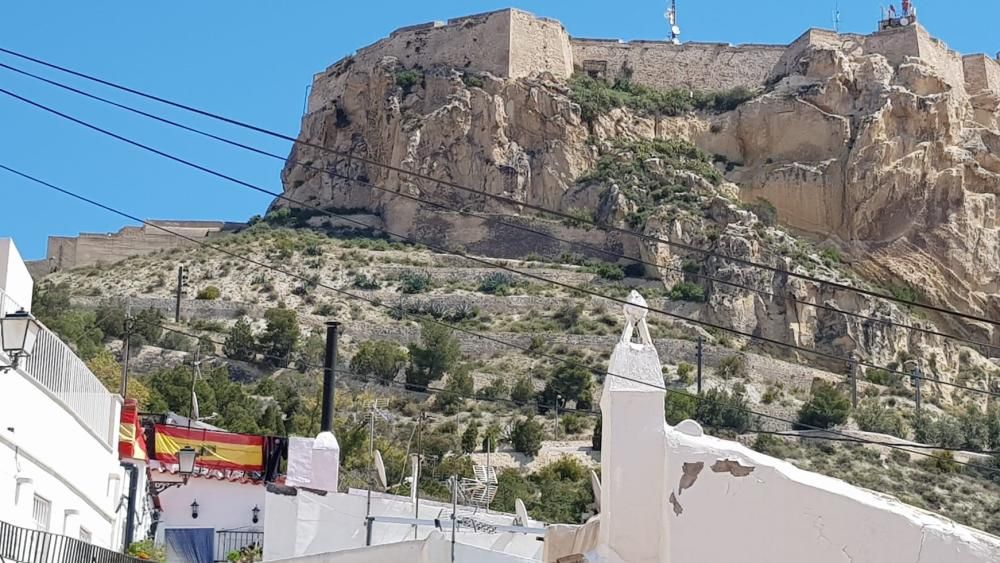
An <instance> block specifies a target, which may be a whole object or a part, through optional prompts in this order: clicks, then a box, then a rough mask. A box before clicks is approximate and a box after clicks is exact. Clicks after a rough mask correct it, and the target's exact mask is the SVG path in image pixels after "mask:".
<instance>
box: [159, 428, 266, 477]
mask: <svg viewBox="0 0 1000 563" xmlns="http://www.w3.org/2000/svg"><path fill="white" fill-rule="evenodd" d="M153 429H154V431H155V434H156V444H155V446H156V447H155V448H154V451H155V452H156V454H155V455H156V460H157V461H159V462H161V463H165V464H170V465H176V464H177V452H179V451H180V450H181V449H182V448H184V447H186V446H190V447H192V448H194V450H195V451H196V452H198V457H197V458H195V466H196V467H201V468H206V469H230V470H234V471H247V472H254V471H256V472H260V471H263V469H264V437H263V436H250V435H248V434H233V433H230V432H219V431H216V430H203V429H200V428H188V427H185V426H169V425H166V424H157V425H156V426H154V428H153Z"/></svg>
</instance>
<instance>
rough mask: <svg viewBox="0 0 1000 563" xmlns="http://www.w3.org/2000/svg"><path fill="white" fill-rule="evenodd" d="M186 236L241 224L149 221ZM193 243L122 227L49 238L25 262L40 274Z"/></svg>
mask: <svg viewBox="0 0 1000 563" xmlns="http://www.w3.org/2000/svg"><path fill="white" fill-rule="evenodd" d="M149 223H151V224H153V225H158V226H161V227H163V228H166V229H170V230H171V231H174V232H177V233H180V234H183V235H185V236H188V237H191V238H196V239H203V238H209V237H212V236H216V235H219V234H221V233H223V232H230V231H235V230H239V229H241V228H243V227H244V226H245V225H244V224H242V223H227V222H223V221H149ZM194 244H195V243H193V242H191V241H188V240H185V239H182V238H179V237H176V236H174V235H172V234H170V233H167V232H164V231H161V230H159V229H157V228H155V227H150V226H146V225H143V226H141V227H122V228H121V229H120V230H119V231H118V232H117V233H80V234H79V235H78V236H75V237H61V236H51V237H49V242H48V248H47V251H46V254H45V258H44V259H43V260H35V261H33V262H30V263H28V269H29V271H30V272H31V274H32V276H35V277H36V278H37V277H40V276H44V275H45V274H47V273H49V272H53V271H56V270H69V269H73V268H81V267H85V266H94V265H96V264H98V263H101V264H113V263H115V262H119V261H121V260H124V259H126V258H130V257H132V256H140V255H143V254H150V253H153V252H156V251H159V250H169V249H172V248H185V247H188V246H192V245H194Z"/></svg>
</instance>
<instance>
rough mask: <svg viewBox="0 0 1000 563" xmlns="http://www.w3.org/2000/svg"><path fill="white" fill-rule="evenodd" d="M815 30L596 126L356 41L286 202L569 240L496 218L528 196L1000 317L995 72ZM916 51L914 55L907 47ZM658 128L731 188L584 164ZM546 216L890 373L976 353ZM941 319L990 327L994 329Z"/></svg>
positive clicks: (298, 160)
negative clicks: (908, 360) (689, 100)
mask: <svg viewBox="0 0 1000 563" xmlns="http://www.w3.org/2000/svg"><path fill="white" fill-rule="evenodd" d="M894 33H895V34H896V35H892V34H894ZM831 36H832V37H831ZM803 37H804V38H805V40H800V41H798V42H796V43H795V44H793V45H791V46H789V48H788V51H787V52H786V54H785V56H784V57H782V59H781V61H780V62H779V63H778V64H777V65H776V66H775V67H774V71H773V72H772V76H771V77H770V79H769V80H768V83H767V85H766V88H764V89H763V91H762V92H761V95H759V96H758V97H756V98H755V99H753V100H751V101H749V102H746V103H744V104H742V105H740V106H739V107H737V108H736V109H735V110H733V111H729V112H726V113H722V114H716V113H708V112H695V113H689V114H686V115H682V116H660V115H652V114H649V113H643V112H641V111H635V110H629V109H626V108H616V109H611V110H610V111H606V112H603V113H602V114H600V115H598V116H596V117H595V118H593V119H590V120H585V119H584V118H583V117H582V115H581V109H580V106H579V105H577V104H576V103H574V98H573V95H572V91H571V89H570V87H569V85H568V84H567V82H566V80H565V79H564V78H563V77H558V76H553V75H551V74H549V73H545V72H543V73H537V74H535V75H533V76H531V77H527V78H524V77H522V78H516V79H515V78H507V79H505V78H498V77H496V76H493V75H491V74H489V73H486V72H480V71H477V70H476V69H475V67H474V66H471V67H467V68H450V67H447V66H433V67H428V68H422V67H421V66H420V65H415V64H414V63H413V61H412V60H411V61H407V62H406V63H404V62H402V61H401V60H400V59H398V58H396V57H394V56H385V57H382V58H378V59H377V60H374V62H370V61H372V60H373V59H372V53H371V52H366V53H365V58H364V61H368V62H364V64H362V62H359V61H360V59H355V58H347V59H345V60H343V61H341V62H339V63H337V64H336V65H334V66H332V67H331V68H330V69H328V70H327V71H326V72H324V73H322V74H320V75H318V76H317V78H316V83H315V85H314V93H313V96H312V99H311V101H310V111H309V113H308V114H307V115H306V116H305V117H304V119H303V123H302V132H301V135H300V138H301V139H302V140H304V141H307V142H308V143H311V144H314V145H321V146H323V147H325V148H328V149H333V150H334V151H336V152H338V153H341V155H343V156H335V155H333V154H331V153H330V152H327V151H323V150H318V149H315V148H311V147H308V146H305V145H298V146H296V147H295V148H294V149H293V151H292V153H291V156H290V159H289V162H288V164H287V166H286V168H285V170H284V173H283V180H284V184H285V191H286V195H288V196H289V197H290V198H293V199H294V200H296V201H298V202H301V203H304V204H306V205H315V206H320V207H324V208H327V209H333V210H338V211H337V212H338V213H365V214H372V213H374V214H375V215H377V216H378V221H380V223H379V224H378V225H376V227H377V228H384V229H385V230H387V231H389V232H392V233H396V234H401V235H406V236H412V237H415V238H420V239H421V240H425V241H431V242H433V243H435V244H440V245H450V244H455V245H461V246H462V247H464V248H467V249H468V250H470V251H473V252H477V253H481V254H487V255H496V256H510V255H513V254H520V255H524V254H527V253H528V252H536V251H538V252H539V253H540V254H543V255H544V254H549V255H552V254H558V253H559V252H565V251H566V250H572V249H571V248H570V249H567V248H566V247H565V246H562V245H556V246H550V247H546V248H541V247H536V246H533V243H529V242H526V238H525V235H524V233H523V232H521V231H518V230H517V229H511V228H509V227H504V225H505V224H507V223H509V222H510V221H516V220H517V217H518V216H520V215H527V214H530V211H529V210H527V209H525V207H524V206H525V205H529V206H541V207H545V208H548V209H553V210H558V211H561V212H564V213H571V214H575V213H581V212H582V213H584V214H586V216H587V217H592V218H594V219H596V220H598V221H599V222H604V223H607V224H612V225H616V226H625V227H629V228H634V229H640V230H643V231H644V232H645V233H646V234H649V235H652V236H654V237H658V238H661V239H664V240H668V241H671V242H677V243H682V244H686V245H690V246H695V247H700V248H708V249H711V250H714V251H717V252H718V253H721V254H727V255H731V256H735V257H737V258H740V259H744V260H750V261H755V262H762V263H766V264H769V265H772V266H775V267H778V268H779V269H786V270H791V271H801V272H808V273H811V274H814V275H817V276H819V277H827V278H830V279H835V280H838V281H841V282H843V283H851V284H861V285H863V284H865V283H875V284H877V285H878V286H880V287H883V288H884V287H891V286H898V287H900V288H909V290H910V291H914V290H915V291H916V292H917V295H919V298H920V299H921V300H926V301H928V302H932V303H935V304H939V305H944V306H948V307H955V308H958V309H961V310H964V311H968V312H971V313H975V314H978V315H984V316H987V317H998V316H1000V314H998V313H1000V299H998V298H997V295H996V288H997V283H998V280H997V274H996V272H998V271H1000V231H998V228H997V202H996V196H997V192H998V191H1000V158H998V153H997V149H1000V130H998V123H1000V97H998V94H997V92H995V91H993V90H991V89H990V83H989V81H988V80H987V79H985V78H984V79H983V80H981V81H979V82H981V83H982V84H983V85H985V86H984V87H982V88H979V89H978V90H976V89H975V87H974V85H973V84H974V83H976V81H975V80H970V79H969V78H968V74H969V73H963V72H964V68H963V59H962V58H961V57H960V56H959V55H957V54H955V53H953V52H951V51H948V50H947V48H946V47H944V46H943V45H941V44H940V43H938V42H936V41H935V40H932V39H930V38H929V37H928V36H926V32H925V31H923V29H922V28H916V30H906V31H905V35H904V34H903V33H901V32H886V34H876V35H873V36H868V37H866V38H864V37H860V36H836V35H834V34H822V33H818V32H810V33H809V34H807V35H806V36H803ZM911 42H912V43H913V45H912V53H915V54H917V55H918V56H911V54H912V53H911V54H907V53H909V52H910V51H908V49H910V48H911V45H910V43H911ZM904 43H905V45H906V48H905V49H904V48H900V47H899V45H901V44H904ZM973 63H975V64H978V62H976V61H973ZM969 64H970V62H969V61H968V60H967V61H965V65H966V66H968V65H969ZM993 64H994V61H991V60H988V59H987V60H985V61H984V62H983V65H984V68H987V67H988V68H990V69H992V66H989V65H993ZM998 69H1000V66H998ZM991 76H992V75H991ZM998 76H1000V73H998ZM657 139H659V140H671V139H674V140H677V139H681V140H687V141H690V142H692V143H694V145H697V146H698V147H700V148H701V149H703V150H704V151H706V152H707V153H708V154H710V155H715V157H714V161H715V162H716V167H717V168H718V170H717V171H716V172H715V173H716V174H718V173H720V172H723V171H724V173H725V181H721V182H720V181H710V180H709V179H707V178H706V175H705V174H704V173H701V172H697V171H692V170H686V169H685V167H684V166H678V165H677V162H675V161H671V160H670V159H669V158H667V159H665V160H663V161H660V160H658V157H657V158H652V159H648V158H647V159H646V160H645V161H644V162H642V163H640V164H641V169H642V170H641V171H640V172H641V173H638V175H636V174H637V173H635V171H627V172H628V173H627V174H624V175H623V176H620V177H616V176H615V175H614V174H605V175H603V176H599V175H598V176H597V177H595V176H594V171H595V170H599V169H601V163H602V162H603V161H604V160H605V159H608V158H611V159H620V160H623V161H628V159H629V158H632V159H633V160H635V159H636V158H638V156H637V155H636V154H635V151H634V150H633V149H634V148H635V145H636V144H641V143H643V142H648V141H651V140H657ZM630 151H631V152H630ZM347 155H350V156H347ZM351 156H354V157H361V158H364V159H369V160H371V161H376V162H380V163H385V164H389V165H392V166H394V167H397V168H400V169H404V170H408V171H413V172H417V173H420V174H423V175H426V176H429V177H432V178H435V179H439V180H442V181H444V182H451V183H454V184H458V185H461V186H466V187H468V188H471V189H472V191H463V190H459V189H456V188H454V187H449V186H447V185H445V184H442V183H440V182H435V181H430V180H425V179H420V178H417V177H414V176H410V175H406V174H400V173H398V172H396V171H392V170H389V169H385V168H381V167H376V166H370V165H367V164H365V163H363V162H361V161H359V160H357V159H356V158H351ZM647 156H648V155H647ZM633 164H634V162H633ZM712 170H715V169H712ZM327 172H332V174H331V173H327ZM702 172H703V171H702ZM588 178H590V179H589V180H588ZM642 178H645V180H642ZM649 182H653V183H654V184H656V185H660V186H679V189H677V190H676V192H677V193H676V194H674V195H677V194H680V193H682V192H683V194H684V196H685V197H684V198H681V199H678V198H676V197H662V198H659V199H657V198H652V199H650V198H651V197H652V195H653V191H651V188H650V185H648V184H649ZM476 192H482V193H485V194H491V195H495V196H501V197H502V198H504V199H503V200H502V201H498V200H497V199H494V198H490V197H486V196H484V195H482V193H476ZM400 194H404V195H400ZM405 196H413V197H417V198H420V199H424V200H427V201H428V202H430V205H426V204H425V205H421V204H420V203H419V202H417V201H415V200H414V199H412V198H410V197H405ZM657 197H659V196H657ZM761 199H765V200H767V201H768V202H770V205H773V207H774V208H775V210H776V211H777V216H778V218H779V220H780V222H781V224H783V225H784V226H786V227H788V228H790V229H792V230H793V231H794V232H797V233H800V234H805V235H807V236H808V237H809V238H811V239H813V241H812V242H806V241H803V240H800V239H798V238H796V237H795V236H792V235H791V234H789V232H786V231H785V230H782V229H781V228H779V227H777V226H775V225H772V224H770V222H769V221H768V220H767V218H766V217H761V216H760V211H761V209H760V208H755V205H757V203H758V202H759V200H761ZM741 201H742V204H741V203H740V202H741ZM650 202H652V203H650ZM276 205H279V206H283V205H287V203H286V202H276ZM644 206H645V207H644ZM445 208H447V209H448V210H450V211H446V210H444V209H445ZM459 211H461V212H467V213H470V212H471V213H474V214H475V216H473V217H469V216H468V215H461V214H460V213H459ZM541 219H542V220H541V222H539V223H538V225H541V226H540V227H536V228H539V229H541V230H547V231H549V232H553V233H557V234H558V235H559V236H562V237H570V238H573V239H574V240H579V241H582V242H587V243H588V244H591V245H595V246H599V247H602V248H604V249H608V250H611V251H613V252H617V253H620V254H625V255H628V256H633V257H639V258H641V260H642V261H645V262H648V263H652V264H656V265H657V266H658V272H657V273H658V274H659V276H660V277H661V278H662V279H663V281H664V287H665V288H666V289H671V288H673V287H675V286H676V285H677V284H679V283H682V282H688V283H694V284H699V285H701V286H703V287H704V289H705V290H706V297H705V301H704V302H703V303H699V302H697V299H695V300H694V301H695V302H688V303H683V302H679V303H678V304H677V305H676V307H675V309H676V311H677V312H679V313H682V314H684V315H685V316H690V317H695V318H699V319H700V320H705V321H708V322H712V323H715V324H718V325H722V326H727V327H732V328H734V329H737V330H740V331H743V332H746V333H748V334H753V335H755V336H760V337H764V338H770V339H773V340H779V341H784V342H792V343H794V344H796V345H798V346H801V347H803V348H816V349H818V350H821V351H823V352H826V353H830V354H836V355H839V356H846V355H848V354H849V353H851V352H857V353H858V354H859V355H860V356H861V357H862V358H864V359H868V360H870V361H871V362H873V363H878V364H881V365H885V364H888V363H891V362H895V361H898V360H899V359H900V356H905V355H908V354H916V355H919V356H923V357H924V358H926V359H928V360H931V359H933V360H932V361H931V364H933V366H934V367H933V368H932V371H933V375H934V376H936V377H941V378H944V379H947V378H949V377H953V376H955V375H956V374H957V373H958V372H959V371H960V370H961V369H963V367H962V364H963V362H966V363H967V362H968V361H969V360H968V358H969V357H970V351H968V350H967V351H965V352H964V353H961V354H960V347H959V346H957V345H956V344H955V343H954V342H952V341H946V340H944V339H941V338H938V337H933V336H929V335H927V334H926V333H921V332H916V331H910V330H906V329H902V328H894V327H892V326H890V325H888V324H886V323H883V322H876V321H871V320H865V319H862V318H859V317H858V315H862V316H868V317H876V318H883V319H886V320H891V321H892V322H895V323H899V324H903V325H915V326H926V327H932V326H933V325H931V324H930V323H929V321H928V320H927V319H926V318H923V317H922V316H921V317H919V318H918V317H916V316H914V315H912V314H910V312H908V311H905V310H901V309H900V308H898V307H895V306H893V305H890V304H887V303H885V302H883V301H880V300H877V299H871V298H867V297H864V296H859V295H856V294H852V293H850V292H845V291H836V290H833V289H830V288H828V287H823V286H820V285H818V284H815V283H810V282H805V281H802V280H799V279H794V278H789V277H787V276H783V275H780V274H777V273H775V272H773V271H768V270H762V269H758V268H753V267H749V266H747V265H745V264H739V263H733V262H731V261H726V260H724V259H721V258H718V257H714V258H712V257H709V258H705V257H704V256H702V255H699V254H698V253H691V252H683V251H678V250H677V249H676V248H675V247H673V246H671V245H669V244H661V243H657V244H651V243H649V242H648V241H646V242H643V241H639V240H631V237H627V236H623V235H621V234H620V233H619V234H614V233H612V234H607V233H604V232H602V231H600V230H597V229H590V230H588V229H585V228H576V229H575V230H574V228H572V227H567V226H566V225H564V224H562V223H559V222H553V221H551V220H546V219H545V218H544V217H543V218H541ZM529 238H530V237H529ZM539 244H540V243H539ZM817 244H819V245H820V246H817ZM821 248H827V249H828V250H826V251H822V250H821ZM833 249H837V250H833ZM840 253H843V254H844V255H845V257H846V258H847V259H846V260H845V263H844V264H838V262H839V260H837V256H838V255H839V254H840ZM692 264H693V265H692ZM647 273H649V272H647ZM705 276H710V277H713V278H718V279H719V280H722V281H723V282H728V284H733V285H727V283H720V282H708V281H706V278H705ZM736 285H740V286H746V287H749V288H751V290H749V291H748V290H746V289H741V288H739V287H736ZM883 291H884V290H883ZM810 303H820V304H824V305H826V306H827V307H829V308H831V309H835V310H836V309H839V310H842V311H846V312H848V313H849V314H847V315H845V314H841V313H837V312H836V311H831V310H824V309H821V308H816V307H812V306H810V305H809V304H810ZM932 320H933V321H935V322H937V323H938V324H940V325H942V326H947V328H948V330H951V331H956V332H960V333H962V334H964V335H968V336H970V337H976V338H979V339H990V338H994V339H995V335H994V333H993V331H992V330H991V327H990V326H988V325H985V324H982V325H980V324H976V323H969V322H959V321H958V320H956V319H953V318H949V319H945V318H933V319H932ZM772 351H773V352H775V353H785V354H787V351H784V352H782V351H781V350H779V349H774V350H772ZM971 354H972V356H975V357H976V358H978V356H976V354H975V352H971ZM802 357H803V359H806V358H809V356H808V355H803V356H802ZM960 358H964V359H960ZM811 359H813V360H816V359H817V358H811ZM819 360H822V358H819ZM975 361H979V359H977V360H975ZM825 363H827V364H830V362H829V361H826V362H825ZM828 367H829V365H828ZM944 391H945V390H944V389H942V393H944Z"/></svg>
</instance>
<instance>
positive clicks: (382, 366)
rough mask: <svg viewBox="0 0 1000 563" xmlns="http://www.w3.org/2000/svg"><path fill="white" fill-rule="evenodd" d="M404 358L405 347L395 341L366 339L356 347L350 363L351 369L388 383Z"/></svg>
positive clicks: (393, 377)
mask: <svg viewBox="0 0 1000 563" xmlns="http://www.w3.org/2000/svg"><path fill="white" fill-rule="evenodd" d="M406 359H407V354H406V349H405V348H402V347H400V346H399V345H398V344H396V343H395V342H390V341H388V340H368V341H365V342H362V343H361V346H359V347H358V351H357V352H355V354H354V357H352V358H351V364H350V365H351V371H353V372H355V373H357V374H359V375H363V376H366V377H374V378H375V379H377V380H378V381H379V383H384V384H388V383H391V382H392V381H393V380H394V379H396V374H397V373H398V372H399V369H400V368H402V367H403V366H404V365H405V364H406Z"/></svg>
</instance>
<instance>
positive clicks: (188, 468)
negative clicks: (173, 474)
mask: <svg viewBox="0 0 1000 563" xmlns="http://www.w3.org/2000/svg"><path fill="white" fill-rule="evenodd" d="M197 458H198V452H196V451H195V449H194V448H192V447H191V446H184V447H183V448H181V449H180V451H178V452H177V465H178V469H177V472H178V473H180V474H181V477H183V478H184V484H185V485H186V484H187V481H188V477H190V476H191V475H193V474H194V462H195V460H196V459H197Z"/></svg>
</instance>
